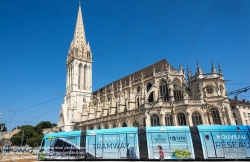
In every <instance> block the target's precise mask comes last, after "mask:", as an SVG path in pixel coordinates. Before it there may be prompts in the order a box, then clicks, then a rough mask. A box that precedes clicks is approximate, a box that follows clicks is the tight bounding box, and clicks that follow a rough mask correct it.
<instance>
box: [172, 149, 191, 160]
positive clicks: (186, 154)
mask: <svg viewBox="0 0 250 162" xmlns="http://www.w3.org/2000/svg"><path fill="white" fill-rule="evenodd" d="M173 154H174V155H175V156H176V157H177V159H184V158H190V155H191V153H190V152H188V151H186V150H178V149H176V150H174V152H173Z"/></svg>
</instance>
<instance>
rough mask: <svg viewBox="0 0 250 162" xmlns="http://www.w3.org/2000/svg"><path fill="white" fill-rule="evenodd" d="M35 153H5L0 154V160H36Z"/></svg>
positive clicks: (24, 161)
mask: <svg viewBox="0 0 250 162" xmlns="http://www.w3.org/2000/svg"><path fill="white" fill-rule="evenodd" d="M37 160H38V159H37V155H32V154H29V153H14V152H11V153H5V154H4V155H3V154H1V155H0V161H5V162H13V161H15V162H32V161H37Z"/></svg>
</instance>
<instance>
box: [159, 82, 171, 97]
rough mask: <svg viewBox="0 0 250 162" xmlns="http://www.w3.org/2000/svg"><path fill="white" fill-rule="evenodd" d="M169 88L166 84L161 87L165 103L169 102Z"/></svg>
mask: <svg viewBox="0 0 250 162" xmlns="http://www.w3.org/2000/svg"><path fill="white" fill-rule="evenodd" d="M168 92H169V89H168V86H167V83H166V82H162V83H161V85H160V93H161V97H162V98H163V101H169V96H168Z"/></svg>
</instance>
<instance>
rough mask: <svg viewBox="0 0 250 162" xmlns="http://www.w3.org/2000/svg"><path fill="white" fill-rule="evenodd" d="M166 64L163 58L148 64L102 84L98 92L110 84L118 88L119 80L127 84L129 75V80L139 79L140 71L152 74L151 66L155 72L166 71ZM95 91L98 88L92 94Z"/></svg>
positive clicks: (144, 73) (107, 88)
mask: <svg viewBox="0 0 250 162" xmlns="http://www.w3.org/2000/svg"><path fill="white" fill-rule="evenodd" d="M166 64H169V62H167V60H165V59H163V60H161V61H159V62H156V63H154V64H152V65H149V66H147V67H145V68H143V69H141V70H138V71H136V72H134V73H132V74H130V75H127V76H125V77H123V78H121V79H119V80H116V81H114V82H112V83H110V84H108V85H106V86H104V87H103V88H100V89H99V92H100V94H101V93H103V90H104V88H105V87H106V90H107V91H108V90H109V88H110V87H111V85H112V84H113V88H114V89H115V90H116V89H117V88H118V86H119V85H120V81H121V82H122V84H124V83H125V82H126V84H128V83H129V76H130V77H131V80H132V79H133V78H134V80H137V79H140V78H141V73H142V74H143V76H148V75H150V74H152V72H153V66H154V67H155V72H159V71H166ZM169 65H170V69H171V70H175V68H174V67H173V66H172V65H171V64H169ZM97 92H98V90H97V91H95V92H93V93H92V94H93V95H97Z"/></svg>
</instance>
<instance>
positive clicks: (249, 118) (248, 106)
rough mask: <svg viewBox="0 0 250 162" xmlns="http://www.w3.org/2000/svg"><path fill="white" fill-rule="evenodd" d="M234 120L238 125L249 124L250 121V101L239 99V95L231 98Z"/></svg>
mask: <svg viewBox="0 0 250 162" xmlns="http://www.w3.org/2000/svg"><path fill="white" fill-rule="evenodd" d="M229 101H230V105H231V111H232V116H233V120H235V124H236V125H249V123H250V103H249V101H246V100H245V99H243V100H242V101H240V100H238V98H237V97H235V98H234V99H229Z"/></svg>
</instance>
